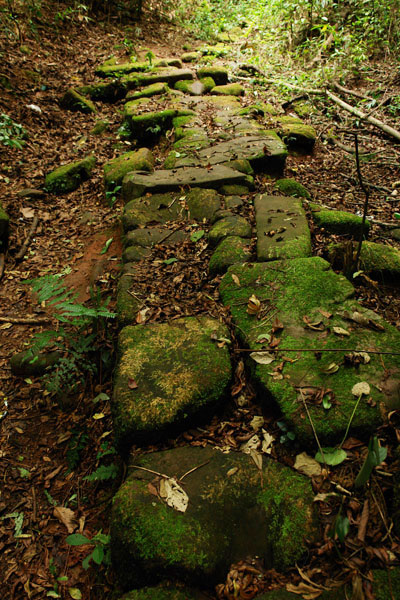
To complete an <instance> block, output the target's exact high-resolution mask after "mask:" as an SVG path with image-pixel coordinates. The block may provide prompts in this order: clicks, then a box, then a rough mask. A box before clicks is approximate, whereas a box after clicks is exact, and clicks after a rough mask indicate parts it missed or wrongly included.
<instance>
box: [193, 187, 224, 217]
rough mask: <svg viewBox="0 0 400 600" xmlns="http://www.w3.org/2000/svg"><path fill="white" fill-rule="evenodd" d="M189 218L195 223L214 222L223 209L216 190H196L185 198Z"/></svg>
mask: <svg viewBox="0 0 400 600" xmlns="http://www.w3.org/2000/svg"><path fill="white" fill-rule="evenodd" d="M185 202H186V206H187V209H188V217H189V218H190V219H193V220H194V221H199V222H200V223H202V222H203V221H212V220H213V218H214V216H215V214H216V213H217V211H218V210H220V208H221V198H220V196H219V194H218V193H217V192H216V191H215V190H208V189H202V188H194V189H192V190H190V192H189V193H188V194H186V197H185Z"/></svg>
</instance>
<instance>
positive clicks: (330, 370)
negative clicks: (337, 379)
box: [323, 362, 339, 375]
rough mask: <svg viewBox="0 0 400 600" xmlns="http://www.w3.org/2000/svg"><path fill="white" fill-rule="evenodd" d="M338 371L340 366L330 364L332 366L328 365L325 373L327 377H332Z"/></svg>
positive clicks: (333, 363)
mask: <svg viewBox="0 0 400 600" xmlns="http://www.w3.org/2000/svg"><path fill="white" fill-rule="evenodd" d="M337 371H339V365H338V364H336V363H335V362H332V363H330V365H328V366H327V367H326V369H323V372H324V373H326V374H327V375H332V374H333V373H336V372H337Z"/></svg>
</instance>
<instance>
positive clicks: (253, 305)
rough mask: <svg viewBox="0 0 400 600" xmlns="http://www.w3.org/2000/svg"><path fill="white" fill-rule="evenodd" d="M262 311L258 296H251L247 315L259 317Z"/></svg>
mask: <svg viewBox="0 0 400 600" xmlns="http://www.w3.org/2000/svg"><path fill="white" fill-rule="evenodd" d="M260 310H261V302H260V301H259V299H258V298H257V296H255V295H254V294H252V295H251V296H250V298H249V302H248V304H247V313H248V314H249V315H257V314H258V313H259V312H260Z"/></svg>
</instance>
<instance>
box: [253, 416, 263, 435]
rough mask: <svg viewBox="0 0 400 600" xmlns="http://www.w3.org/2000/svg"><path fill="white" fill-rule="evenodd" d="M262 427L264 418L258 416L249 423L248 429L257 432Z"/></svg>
mask: <svg viewBox="0 0 400 600" xmlns="http://www.w3.org/2000/svg"><path fill="white" fill-rule="evenodd" d="M263 425H264V417H260V416H258V415H256V416H254V417H253V418H252V420H251V421H250V427H252V428H253V429H254V431H258V430H259V429H261V427H262V426H263Z"/></svg>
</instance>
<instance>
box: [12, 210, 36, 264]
mask: <svg viewBox="0 0 400 600" xmlns="http://www.w3.org/2000/svg"><path fill="white" fill-rule="evenodd" d="M38 224H39V218H38V217H37V216H36V215H35V216H34V217H33V221H32V225H31V228H30V230H29V233H28V235H27V236H26V239H25V241H24V243H23V244H22V247H21V250H20V251H19V252H18V254H17V255H16V257H15V260H16V261H19V260H22V259H23V258H24V256H25V252H26V250H27V248H28V246H29V244H30V242H31V239H32V237H33V234H34V233H35V230H36V227H37V226H38Z"/></svg>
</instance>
